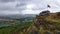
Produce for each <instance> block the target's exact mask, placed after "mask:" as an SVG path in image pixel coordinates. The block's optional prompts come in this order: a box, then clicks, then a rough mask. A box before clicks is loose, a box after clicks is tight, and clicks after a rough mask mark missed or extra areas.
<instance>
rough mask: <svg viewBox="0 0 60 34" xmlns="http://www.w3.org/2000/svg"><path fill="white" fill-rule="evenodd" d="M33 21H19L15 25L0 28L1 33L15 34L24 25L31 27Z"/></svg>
mask: <svg viewBox="0 0 60 34" xmlns="http://www.w3.org/2000/svg"><path fill="white" fill-rule="evenodd" d="M31 24H32V22H25V23H19V24H16V25H14V26H9V27H3V28H0V34H13V33H15V32H17V31H18V30H21V29H22V28H24V27H29V26H30V25H31Z"/></svg>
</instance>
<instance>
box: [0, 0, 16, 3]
mask: <svg viewBox="0 0 60 34" xmlns="http://www.w3.org/2000/svg"><path fill="white" fill-rule="evenodd" d="M14 1H15V0H0V2H2V3H5V2H14Z"/></svg>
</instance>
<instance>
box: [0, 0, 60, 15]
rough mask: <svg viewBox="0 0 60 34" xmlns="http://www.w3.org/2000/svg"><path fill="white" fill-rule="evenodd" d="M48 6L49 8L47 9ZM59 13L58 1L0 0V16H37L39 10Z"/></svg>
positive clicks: (59, 4)
mask: <svg viewBox="0 0 60 34" xmlns="http://www.w3.org/2000/svg"><path fill="white" fill-rule="evenodd" d="M47 5H50V6H51V8H47ZM47 9H48V10H50V11H51V12H58V11H60V0H0V15H9V14H39V13H40V12H41V10H47Z"/></svg>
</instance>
